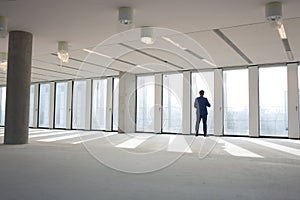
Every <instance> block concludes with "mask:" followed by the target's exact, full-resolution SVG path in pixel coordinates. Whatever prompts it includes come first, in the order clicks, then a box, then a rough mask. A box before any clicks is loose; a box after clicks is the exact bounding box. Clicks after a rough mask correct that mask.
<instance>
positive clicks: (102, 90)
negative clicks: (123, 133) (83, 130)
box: [92, 79, 107, 130]
mask: <svg viewBox="0 0 300 200" xmlns="http://www.w3.org/2000/svg"><path fill="white" fill-rule="evenodd" d="M106 85H107V80H106V79H103V80H93V91H92V94H93V96H92V129H98V130H104V129H105V125H106V124H105V123H106V95H107V86H106Z"/></svg>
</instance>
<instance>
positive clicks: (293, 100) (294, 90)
mask: <svg viewBox="0 0 300 200" xmlns="http://www.w3.org/2000/svg"><path fill="white" fill-rule="evenodd" d="M287 80H288V90H287V92H288V130H289V134H288V136H289V138H300V134H299V94H298V90H299V89H298V63H291V64H288V65H287Z"/></svg>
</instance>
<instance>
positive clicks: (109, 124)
mask: <svg viewBox="0 0 300 200" xmlns="http://www.w3.org/2000/svg"><path fill="white" fill-rule="evenodd" d="M112 87H113V78H112V77H109V78H107V90H106V91H107V95H106V125H105V130H106V131H112V96H113V94H112V91H113V88H112Z"/></svg>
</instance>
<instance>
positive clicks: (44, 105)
mask: <svg viewBox="0 0 300 200" xmlns="http://www.w3.org/2000/svg"><path fill="white" fill-rule="evenodd" d="M49 115H50V83H45V84H40V96H39V127H43V128H48V127H49V125H50V124H49V123H50V116H49Z"/></svg>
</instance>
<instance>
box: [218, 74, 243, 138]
mask: <svg viewBox="0 0 300 200" xmlns="http://www.w3.org/2000/svg"><path fill="white" fill-rule="evenodd" d="M223 86H224V90H223V91H224V134H225V135H249V82H248V69H240V70H228V71H224V72H223Z"/></svg>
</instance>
